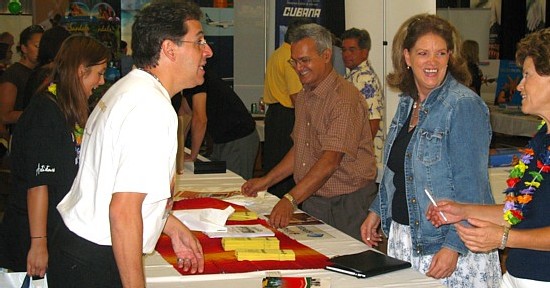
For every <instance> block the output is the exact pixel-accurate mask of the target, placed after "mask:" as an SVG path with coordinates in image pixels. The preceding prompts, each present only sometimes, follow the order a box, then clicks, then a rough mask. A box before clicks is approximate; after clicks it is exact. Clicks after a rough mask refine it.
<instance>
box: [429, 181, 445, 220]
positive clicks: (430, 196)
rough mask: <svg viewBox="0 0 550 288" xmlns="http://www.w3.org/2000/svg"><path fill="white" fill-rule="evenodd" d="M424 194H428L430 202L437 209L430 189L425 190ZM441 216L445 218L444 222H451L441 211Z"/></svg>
mask: <svg viewBox="0 0 550 288" xmlns="http://www.w3.org/2000/svg"><path fill="white" fill-rule="evenodd" d="M424 192H426V195H428V198H430V201H431V202H432V204H434V206H435V207H437V204H436V203H435V200H434V197H433V196H432V194H431V193H430V191H428V189H424ZM439 215H441V217H443V220H445V222H449V220H447V217H445V214H443V212H441V211H439Z"/></svg>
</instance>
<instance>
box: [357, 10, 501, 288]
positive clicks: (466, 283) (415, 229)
mask: <svg viewBox="0 0 550 288" xmlns="http://www.w3.org/2000/svg"><path fill="white" fill-rule="evenodd" d="M459 47H460V39H459V36H458V33H457V31H456V29H455V28H454V27H452V25H451V24H449V23H448V22H447V21H446V20H443V19H441V18H439V17H437V16H435V15H428V14H422V15H417V16H413V17H412V18H410V19H409V20H407V21H406V22H405V23H403V24H402V26H401V27H400V29H399V30H398V32H397V34H396V36H395V38H394V40H393V53H392V54H393V55H392V59H393V66H394V72H393V73H390V74H389V75H388V83H389V85H390V86H391V87H392V88H397V89H399V90H400V91H402V92H403V93H402V95H401V97H400V100H399V106H398V109H397V112H396V114H395V116H394V118H393V120H392V123H391V126H390V131H389V133H388V137H387V140H386V144H385V153H384V164H385V166H384V167H385V169H384V175H383V178H382V183H381V184H380V191H379V194H378V196H377V198H376V199H375V201H374V202H373V204H372V206H371V209H370V212H369V214H368V216H367V218H366V219H365V221H364V223H363V225H362V227H361V235H362V237H363V241H365V243H366V244H368V245H369V246H377V245H378V242H379V241H381V240H382V238H381V235H379V234H378V233H377V230H378V228H379V226H380V224H381V226H382V230H383V231H384V233H385V234H386V235H388V238H389V239H388V254H389V255H390V256H393V257H395V258H399V259H402V260H405V261H409V262H411V264H412V266H413V268H414V269H416V270H418V271H420V272H421V273H425V274H426V275H427V276H430V277H433V278H436V279H441V281H442V283H443V284H445V285H446V286H448V287H498V285H499V282H500V279H501V271H500V266H499V260H498V253H497V252H496V250H494V251H491V252H488V253H473V252H470V251H469V250H468V249H467V248H466V246H465V245H464V243H463V242H462V241H461V240H460V237H459V236H458V235H457V232H456V230H455V228H454V227H453V226H452V225H445V226H441V227H439V228H436V227H434V226H433V225H432V224H431V223H430V222H429V221H428V220H427V219H426V217H425V215H426V211H427V209H428V207H429V205H430V199H429V198H428V196H427V193H425V190H426V191H429V192H430V193H431V194H432V195H433V197H434V198H435V199H452V200H455V201H458V202H464V203H487V204H488V203H494V200H493V197H492V194H491V190H490V185H489V181H488V171H487V163H488V154H489V143H490V139H491V128H490V124H489V112H488V109H487V106H486V105H485V104H484V103H483V101H482V100H481V98H480V97H479V96H477V95H476V94H475V93H474V92H473V91H472V90H470V89H469V88H468V87H467V86H465V85H464V83H466V84H468V83H469V82H470V80H471V79H470V75H469V73H468V70H467V66H466V63H465V61H464V60H463V59H462V58H461V56H460V51H459V49H460V48H459Z"/></svg>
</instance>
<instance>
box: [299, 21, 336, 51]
mask: <svg viewBox="0 0 550 288" xmlns="http://www.w3.org/2000/svg"><path fill="white" fill-rule="evenodd" d="M293 36H294V37H293V38H294V39H292V42H293V43H294V42H298V41H300V40H302V39H304V38H311V39H313V41H315V48H316V49H317V53H318V54H321V53H323V51H325V50H327V49H332V35H331V34H330V32H329V31H328V30H327V29H326V28H325V27H323V26H321V25H319V24H316V23H311V24H304V25H302V26H300V27H298V29H296V31H295V32H294V35H293Z"/></svg>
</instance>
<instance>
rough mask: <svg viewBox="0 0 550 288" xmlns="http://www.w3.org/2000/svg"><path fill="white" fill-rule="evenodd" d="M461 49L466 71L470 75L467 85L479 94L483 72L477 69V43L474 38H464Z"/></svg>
mask: <svg viewBox="0 0 550 288" xmlns="http://www.w3.org/2000/svg"><path fill="white" fill-rule="evenodd" d="M461 51H462V57H463V58H464V59H466V62H467V63H468V71H469V72H470V75H471V76H472V82H471V83H470V85H469V86H468V87H470V89H472V90H474V92H476V94H477V95H481V83H482V81H483V73H482V72H481V69H479V44H478V43H477V42H476V41H474V40H464V42H462V49H461Z"/></svg>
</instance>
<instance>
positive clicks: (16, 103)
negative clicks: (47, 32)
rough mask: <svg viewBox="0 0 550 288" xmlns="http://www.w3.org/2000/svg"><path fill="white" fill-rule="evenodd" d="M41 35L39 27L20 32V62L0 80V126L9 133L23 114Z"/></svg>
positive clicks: (36, 60) (30, 27)
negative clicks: (26, 89) (8, 130)
mask: <svg viewBox="0 0 550 288" xmlns="http://www.w3.org/2000/svg"><path fill="white" fill-rule="evenodd" d="M42 33H44V29H43V28H42V26H39V25H32V26H29V27H27V28H25V29H24V30H23V31H22V32H21V34H20V35H19V46H18V47H17V50H18V51H19V52H20V53H21V60H19V62H17V63H14V64H12V65H11V66H10V67H9V68H8V69H7V70H6V71H5V72H4V74H2V77H1V79H0V124H3V125H6V126H9V127H8V128H10V130H11V131H13V128H14V124H15V123H17V119H19V116H21V113H23V108H22V106H23V105H22V101H23V99H24V98H25V97H24V93H25V85H27V80H28V79H29V76H30V75H31V73H32V69H34V67H36V65H37V64H38V47H39V44H40V38H41V37H42Z"/></svg>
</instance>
